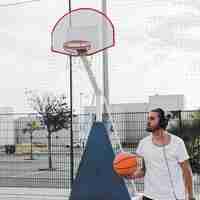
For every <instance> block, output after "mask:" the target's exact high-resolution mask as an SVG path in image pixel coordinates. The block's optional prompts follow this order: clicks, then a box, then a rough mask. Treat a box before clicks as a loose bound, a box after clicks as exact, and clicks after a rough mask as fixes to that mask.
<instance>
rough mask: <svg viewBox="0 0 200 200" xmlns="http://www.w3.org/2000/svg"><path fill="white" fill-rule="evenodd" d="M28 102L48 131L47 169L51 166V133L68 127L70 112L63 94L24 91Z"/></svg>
mask: <svg viewBox="0 0 200 200" xmlns="http://www.w3.org/2000/svg"><path fill="white" fill-rule="evenodd" d="M26 95H27V98H28V103H29V105H30V106H31V107H32V108H33V110H34V111H36V112H37V113H38V114H39V115H40V116H41V122H42V123H43V124H44V126H45V127H46V129H47V132H48V136H47V138H48V162H49V169H50V170H51V169H53V168H52V156H51V155H52V141H51V136H52V133H54V132H56V131H59V130H61V129H63V128H64V129H68V128H69V124H70V119H71V112H70V109H69V107H68V105H67V103H66V97H65V95H60V96H57V95H54V94H51V93H43V94H42V95H40V94H38V93H36V92H33V91H27V92H26Z"/></svg>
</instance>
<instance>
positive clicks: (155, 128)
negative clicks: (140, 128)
mask: <svg viewBox="0 0 200 200" xmlns="http://www.w3.org/2000/svg"><path fill="white" fill-rule="evenodd" d="M159 128H160V126H156V127H154V128H152V127H150V126H149V125H148V124H147V127H146V129H145V130H146V131H147V132H154V131H156V130H158V129H159Z"/></svg>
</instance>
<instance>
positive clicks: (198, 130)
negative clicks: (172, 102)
mask: <svg viewBox="0 0 200 200" xmlns="http://www.w3.org/2000/svg"><path fill="white" fill-rule="evenodd" d="M173 116H174V117H173V119H172V123H170V127H169V129H168V131H169V132H171V133H173V134H175V135H177V136H179V137H181V138H182V139H183V140H184V142H185V145H186V148H187V151H188V153H189V156H190V163H191V166H192V169H193V172H195V173H200V153H199V152H200V111H197V112H192V113H191V118H190V120H186V119H182V118H181V115H180V114H177V113H175V115H173Z"/></svg>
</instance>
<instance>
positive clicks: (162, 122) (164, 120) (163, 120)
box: [151, 108, 169, 129]
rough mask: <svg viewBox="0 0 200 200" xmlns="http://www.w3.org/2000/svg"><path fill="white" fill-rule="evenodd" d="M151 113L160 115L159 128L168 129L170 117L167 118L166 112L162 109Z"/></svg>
mask: <svg viewBox="0 0 200 200" xmlns="http://www.w3.org/2000/svg"><path fill="white" fill-rule="evenodd" d="M151 112H156V113H158V115H159V126H160V128H163V129H166V127H167V124H168V121H169V117H168V116H167V117H165V111H164V110H163V109H161V108H156V109H153V110H151Z"/></svg>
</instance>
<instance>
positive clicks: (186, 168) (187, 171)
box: [179, 160, 193, 200]
mask: <svg viewBox="0 0 200 200" xmlns="http://www.w3.org/2000/svg"><path fill="white" fill-rule="evenodd" d="M179 164H180V166H181V169H182V172H183V179H184V183H185V188H186V190H187V193H188V197H189V200H190V199H193V187H192V170H191V167H190V163H189V161H188V160H185V161H183V162H181V163H179Z"/></svg>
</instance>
